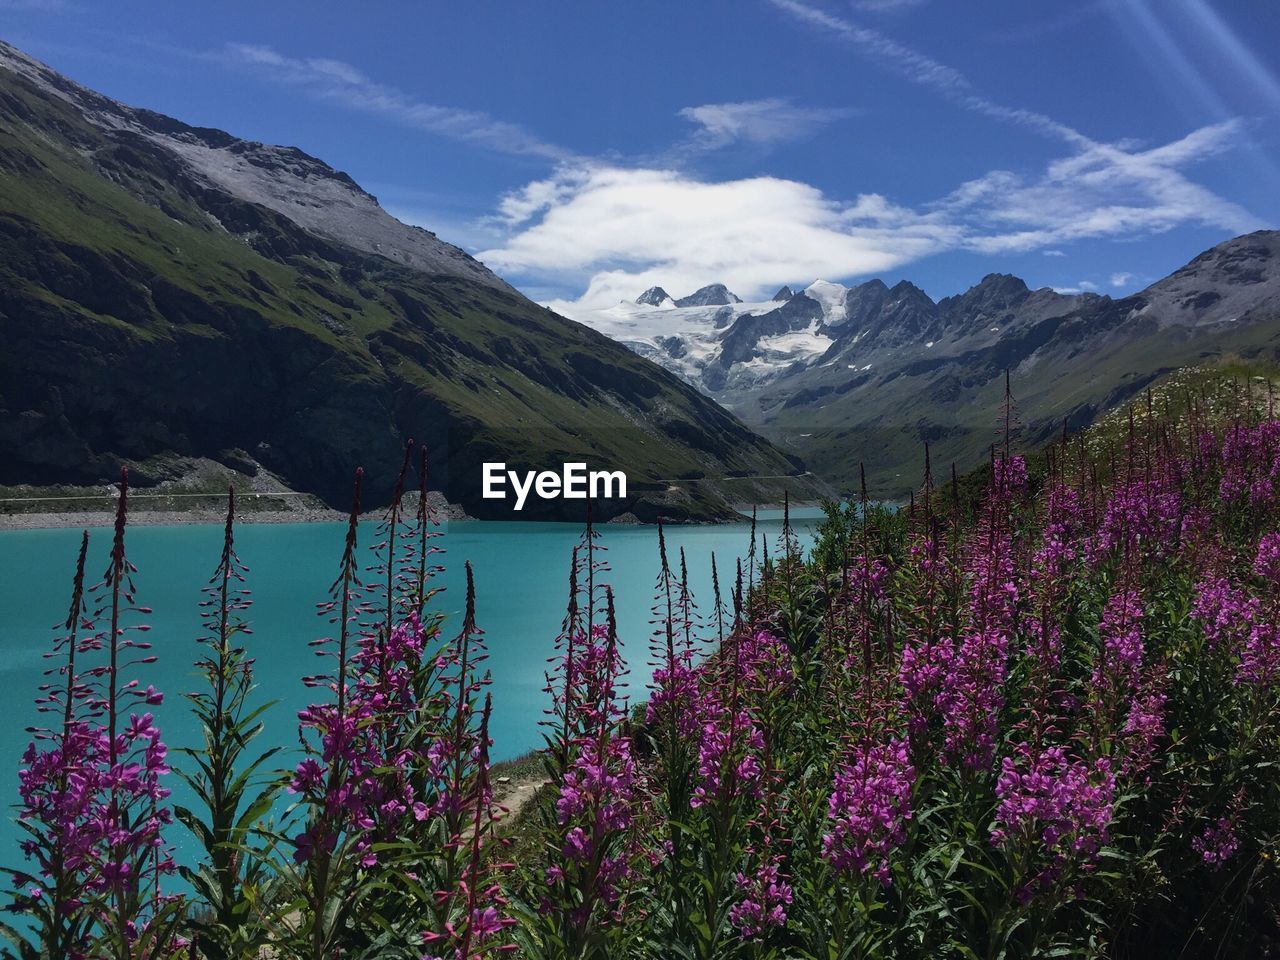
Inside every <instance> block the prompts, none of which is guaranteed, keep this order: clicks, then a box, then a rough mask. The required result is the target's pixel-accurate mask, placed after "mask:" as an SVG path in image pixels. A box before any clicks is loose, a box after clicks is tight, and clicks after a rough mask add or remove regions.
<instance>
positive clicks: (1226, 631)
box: [1191, 577, 1260, 650]
mask: <svg viewBox="0 0 1280 960" xmlns="http://www.w3.org/2000/svg"><path fill="white" fill-rule="evenodd" d="M1195 590H1196V597H1195V601H1194V603H1193V605H1192V607H1191V618H1192V619H1193V620H1195V621H1197V622H1198V623H1199V624H1200V629H1201V630H1203V631H1204V637H1205V640H1207V641H1208V642H1209V646H1210V647H1212V648H1214V649H1226V650H1236V649H1238V648H1239V647H1240V646H1241V645H1242V644H1243V642H1244V639H1245V637H1246V636H1248V632H1249V627H1250V625H1251V624H1252V623H1254V622H1255V621H1256V620H1257V619H1258V617H1259V613H1260V609H1259V603H1258V600H1257V599H1256V598H1254V597H1250V596H1249V595H1248V594H1247V593H1245V591H1243V590H1241V589H1240V588H1239V587H1236V586H1234V585H1232V583H1231V582H1230V581H1229V580H1227V579H1226V578H1225V577H1207V578H1205V579H1203V580H1201V581H1200V582H1199V583H1197V584H1196V588H1195Z"/></svg>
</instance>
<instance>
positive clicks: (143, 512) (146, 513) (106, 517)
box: [0, 491, 813, 533]
mask: <svg viewBox="0 0 1280 960" xmlns="http://www.w3.org/2000/svg"><path fill="white" fill-rule="evenodd" d="M432 493H433V496H432V500H433V503H432V509H433V510H434V511H435V512H436V516H437V517H438V518H439V519H440V520H443V521H454V520H475V519H476V518H475V517H472V516H470V515H469V514H468V513H467V512H466V510H465V509H464V508H463V507H461V506H460V505H458V504H456V503H449V502H448V501H446V500H445V499H444V498H443V497H439V498H438V499H437V497H436V495H435V494H434V491H433V492H432ZM253 497H254V495H253V494H243V495H241V497H240V498H239V499H238V504H239V506H238V509H237V510H236V525H237V526H239V525H241V524H245V525H258V524H284V523H345V522H346V520H347V516H348V515H347V514H346V513H344V512H342V511H341V510H333V509H331V508H327V507H316V506H307V507H296V508H294V509H292V510H257V509H254V508H253V507H252V505H251V504H252V502H253ZM130 506H131V509H130V511H129V526H131V527H164V526H200V525H204V524H219V525H220V524H222V523H224V522H225V521H226V518H227V513H226V508H225V507H222V506H219V507H217V508H214V507H189V508H186V509H182V510H149V509H147V508H146V507H145V506H140V505H139V504H138V503H137V501H136V500H134V499H132V498H131V501H130ZM782 506H783V505H782V504H781V503H777V504H763V503H762V504H759V505H758V507H757V509H758V510H759V511H761V512H762V513H770V512H774V511H781V510H782ZM812 508H813V505H812V504H792V509H794V510H796V511H797V513H800V512H803V511H807V510H810V509H812ZM738 509H739V510H740V511H741V514H742V520H750V519H751V507H745V508H743V507H739V508H738ZM382 515H383V514H382V511H380V510H379V511H375V512H373V513H368V514H365V515H363V516H362V517H361V519H362V520H380V519H382ZM742 520H728V519H725V520H707V521H700V522H693V523H690V522H687V521H686V522H679V523H677V522H674V521H670V522H669V523H670V524H671V525H674V526H711V527H713V526H722V525H725V524H732V523H740V522H742ZM114 522H115V511H114V509H100V510H50V511H35V510H33V511H30V512H23V513H16V512H15V513H0V533H3V532H4V531H6V530H66V529H81V528H89V529H94V528H103V527H110V526H111V525H112V524H113V523H114ZM528 522H529V523H543V522H546V521H542V520H530V521H528ZM552 522H558V521H552ZM608 523H609V524H610V525H619V526H633V525H634V526H651V524H647V523H645V522H644V521H642V520H639V519H637V518H636V517H635V516H634V515H632V514H622V515H620V516H618V517H615V518H614V519H612V520H610V521H608Z"/></svg>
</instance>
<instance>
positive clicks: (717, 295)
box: [676, 283, 742, 307]
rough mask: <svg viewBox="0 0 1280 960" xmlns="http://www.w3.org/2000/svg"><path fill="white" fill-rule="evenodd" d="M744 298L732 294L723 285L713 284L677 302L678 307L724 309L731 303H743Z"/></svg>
mask: <svg viewBox="0 0 1280 960" xmlns="http://www.w3.org/2000/svg"><path fill="white" fill-rule="evenodd" d="M741 302H742V298H741V297H739V296H738V295H737V294H734V293H731V292H730V291H729V288H728V287H726V286H725V285H724V284H723V283H712V284H708V285H707V286H705V287H702V288H700V289H698V290H695V291H694V292H693V293H691V294H689V296H687V297H681V298H680V299H679V300H677V301H676V306H677V307H723V306H728V305H729V304H731V303H741Z"/></svg>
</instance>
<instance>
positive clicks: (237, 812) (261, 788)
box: [175, 487, 281, 960]
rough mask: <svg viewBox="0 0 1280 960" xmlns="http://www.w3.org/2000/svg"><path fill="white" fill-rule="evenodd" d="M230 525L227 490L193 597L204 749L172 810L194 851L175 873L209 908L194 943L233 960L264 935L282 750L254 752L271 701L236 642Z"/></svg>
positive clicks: (240, 604)
mask: <svg viewBox="0 0 1280 960" xmlns="http://www.w3.org/2000/svg"><path fill="white" fill-rule="evenodd" d="M235 521H236V497H235V488H234V487H232V488H231V489H230V491H229V492H228V494H227V517H226V525H225V528H224V532H223V541H222V554H221V556H220V557H219V559H218V565H217V567H216V569H215V570H214V572H213V576H212V577H210V579H209V584H208V586H206V587H205V589H204V595H205V599H204V600H202V601H201V603H200V606H201V610H202V619H203V621H204V628H205V635H204V636H203V637H201V638H200V643H201V645H202V646H203V648H204V652H203V654H202V655H201V656H200V658H199V659H198V660H197V661H196V669H197V671H198V672H199V674H200V675H201V677H202V678H203V679H204V681H205V683H206V687H205V688H204V689H202V690H199V691H196V692H194V693H189V694H187V699H188V701H190V703H191V709H192V712H193V713H194V714H195V717H196V720H197V722H198V724H199V729H200V731H201V734H202V737H203V741H204V746H203V747H202V748H187V749H184V750H182V751H181V755H182V756H183V757H185V758H187V759H189V760H190V761H191V762H192V767H193V769H192V770H191V771H190V772H187V771H184V770H182V769H179V771H178V773H179V776H181V777H182V779H183V780H185V781H186V783H187V785H188V786H189V787H190V789H191V792H192V794H193V795H194V796H195V798H196V800H197V801H198V804H199V805H198V806H197V807H195V808H194V809H192V808H187V807H182V806H179V807H176V808H175V813H176V816H177V818H178V820H179V821H181V822H182V824H183V825H184V826H186V827H187V829H188V830H190V831H191V833H192V835H193V836H194V837H195V838H196V840H197V842H198V843H199V845H200V848H201V854H200V861H199V864H198V866H196V867H195V868H190V867H188V868H184V869H183V871H182V873H183V875H184V877H185V878H186V879H187V881H188V882H189V883H190V884H191V886H192V888H193V889H194V890H195V891H196V893H197V894H198V895H199V896H200V897H201V899H202V901H203V902H204V903H205V904H207V906H208V910H207V912H202V913H200V914H197V915H196V916H195V917H194V918H193V922H194V937H193V939H194V941H195V949H196V950H198V951H199V953H200V954H202V955H203V956H204V957H206V958H208V960H222V958H227V960H230V958H232V957H238V956H241V955H243V954H244V953H245V952H248V951H251V950H253V949H256V948H258V947H260V946H261V945H262V943H263V942H264V941H265V938H266V931H265V929H264V926H263V924H262V923H261V918H260V908H259V906H258V905H257V903H256V901H257V899H258V897H259V896H260V895H261V894H262V892H263V891H264V888H265V887H267V886H269V883H270V877H269V874H268V871H267V861H266V856H265V846H264V843H263V841H264V831H265V829H266V828H267V817H268V815H269V813H270V811H271V808H272V805H273V803H274V801H275V799H276V796H277V795H278V793H279V790H280V787H281V783H280V781H279V780H278V778H274V777H270V776H268V774H267V767H266V765H267V763H268V762H269V761H270V760H271V758H272V757H273V756H275V755H276V753H278V752H279V749H280V748H279V747H269V748H266V749H263V750H261V751H259V752H257V753H256V755H255V753H254V751H253V744H254V741H255V740H257V739H258V738H259V737H260V736H261V735H262V733H263V730H264V729H265V724H264V722H263V720H262V715H263V713H264V712H265V711H266V710H267V708H268V707H269V706H270V704H269V703H263V704H259V705H254V704H252V703H251V696H252V693H253V690H254V682H253V668H254V660H253V658H252V657H251V656H249V653H248V651H247V650H246V648H245V647H244V646H243V638H244V637H246V636H248V635H249V633H250V632H251V631H250V629H249V626H248V623H247V621H246V619H245V611H247V610H248V609H249V607H250V605H251V603H252V597H251V594H250V591H249V589H248V587H247V585H246V584H247V580H246V575H247V573H248V568H247V567H246V566H245V565H244V563H243V562H242V561H241V560H240V557H239V555H238V554H237V553H236V547H235Z"/></svg>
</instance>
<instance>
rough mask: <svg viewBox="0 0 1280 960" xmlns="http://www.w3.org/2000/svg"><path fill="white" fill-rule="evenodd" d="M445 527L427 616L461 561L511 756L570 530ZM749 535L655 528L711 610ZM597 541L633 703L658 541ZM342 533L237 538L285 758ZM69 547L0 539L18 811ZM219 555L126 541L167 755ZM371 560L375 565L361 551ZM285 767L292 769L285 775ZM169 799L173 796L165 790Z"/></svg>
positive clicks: (9, 852) (0, 762)
mask: <svg viewBox="0 0 1280 960" xmlns="http://www.w3.org/2000/svg"><path fill="white" fill-rule="evenodd" d="M762 516H764V517H765V518H764V519H762V520H761V522H760V525H759V530H760V532H761V534H762V535H764V536H766V537H767V538H768V540H769V546H770V552H772V551H773V548H774V545H775V543H776V542H777V538H778V536H779V535H780V533H781V527H782V524H781V517H780V515H778V514H776V513H775V512H770V513H769V514H768V515H767V516H766V515H763V514H762ZM816 520H817V514H816V511H805V512H804V513H801V514H798V516H797V518H796V520H795V528H796V532H797V534H798V536H799V538H800V542H801V544H802V545H804V546H806V547H807V546H808V545H809V543H810V542H811V540H812V536H813V528H814V526H815V525H816ZM441 529H442V530H444V531H445V536H444V537H443V538H441V539H440V540H437V541H436V542H437V543H438V544H440V545H441V546H443V547H444V548H445V551H446V552H445V553H444V554H443V555H442V557H441V562H442V563H444V564H445V567H446V569H445V572H444V574H442V575H441V577H440V578H439V580H437V581H436V582H437V583H443V584H444V585H445V587H446V589H445V591H444V592H443V593H442V594H440V595H439V596H438V597H437V598H436V605H437V608H438V609H440V610H443V611H445V612H447V613H449V614H450V619H449V622H448V623H447V624H446V627H445V629H446V631H448V630H450V629H451V628H452V629H455V630H456V628H457V623H458V619H459V617H458V615H457V612H458V611H459V610H460V609H461V606H462V603H463V591H464V589H465V587H464V584H465V579H464V573H463V562H464V561H466V560H470V561H471V563H472V565H473V567H474V569H475V580H476V618H477V621H478V622H479V625H480V627H481V629H483V630H484V632H485V641H486V643H487V644H488V647H489V652H490V657H489V661H488V663H487V666H488V667H489V669H490V670H491V671H492V673H493V685H492V688H491V689H492V691H493V695H494V697H493V699H494V708H493V722H492V728H491V734H492V737H493V741H494V747H493V756H494V759H495V760H501V759H508V758H511V757H515V756H518V755H520V754H522V753H524V752H526V751H528V750H531V749H534V748H535V747H538V746H539V745H540V744H541V738H540V733H539V727H538V721H539V720H541V719H542V716H543V708H544V706H545V701H546V695H545V694H544V693H543V689H542V688H543V685H544V683H545V680H544V671H545V670H546V668H547V658H548V657H549V656H551V655H552V652H553V645H554V643H555V637H556V634H557V632H558V631H559V628H560V623H561V619H562V618H563V616H564V605H565V599H566V595H567V589H568V565H569V561H570V556H571V551H572V548H573V545H574V543H576V542H577V540H578V538H579V537H580V535H581V533H582V528H581V527H580V526H579V525H576V524H558V523H547V524H543V523H500V522H481V521H453V522H450V523H448V524H445V525H444V526H443V527H442V528H441ZM749 530H750V525H749V524H747V523H743V524H728V525H716V526H683V527H669V528H667V531H666V533H667V545H668V550H669V552H670V555H671V557H672V563H673V564H675V563H676V562H678V556H679V550H680V548H681V547H683V548H684V550H685V553H686V557H687V559H688V563H689V576H690V585H691V587H692V590H693V593H694V596H695V599H696V600H697V602H698V603H699V606H700V607H702V608H704V609H706V610H710V608H711V595H712V591H711V555H712V553H714V554H715V556H716V561H717V565H718V566H719V569H720V571H721V586H722V588H723V590H724V592H725V597H726V600H727V599H728V595H729V592H730V590H731V584H732V579H733V570H734V564H735V561H736V559H737V558H738V557H739V556H745V554H746V551H747V548H748V546H749ZM601 531H602V533H603V537H602V539H601V541H600V543H601V544H602V545H603V546H604V547H606V548H607V553H606V554H605V558H606V559H607V561H608V563H609V565H610V567H611V568H612V569H611V571H610V573H608V574H607V575H606V577H605V579H606V582H608V583H610V584H612V586H613V588H614V593H615V597H616V606H617V613H618V629H619V637H620V639H621V641H622V645H623V650H624V654H625V656H626V658H627V662H628V665H629V666H630V669H631V672H630V676H629V690H630V694H631V696H632V697H633V698H634V699H643V697H644V684H645V683H646V681H647V680H648V677H649V671H648V668H647V666H646V661H647V659H648V648H649V637H650V635H651V632H652V630H653V627H652V625H651V624H650V622H649V621H650V619H651V614H650V606H651V603H652V595H653V588H654V581H655V579H656V577H657V573H658V550H657V532H656V529H655V528H653V527H649V526H624V525H616V526H605V527H602V528H601ZM344 532H345V531H344V525H342V524H328V523H311V524H261V525H252V524H246V525H243V526H241V527H239V528H238V529H237V533H236V547H237V552H238V553H239V554H240V557H241V559H242V560H243V561H244V562H245V563H246V564H247V565H248V566H249V570H250V573H249V582H248V586H249V587H250V589H251V590H252V591H253V601H254V602H253V606H252V608H251V609H250V610H249V613H248V617H249V621H250V626H251V627H252V630H253V634H252V636H250V637H248V638H247V640H246V645H247V646H248V647H249V649H250V651H251V652H252V655H253V656H254V657H255V658H256V660H257V667H256V680H257V683H258V685H259V695H260V696H261V697H262V699H264V700H276V701H278V703H277V705H276V706H275V707H273V708H272V709H271V711H270V712H269V713H268V715H267V718H266V720H267V732H266V734H265V735H264V736H265V738H266V739H267V740H268V741H269V743H271V744H280V745H283V746H285V747H286V748H288V749H289V750H295V749H296V745H297V722H296V714H297V711H298V710H299V709H300V708H301V707H303V706H305V705H306V704H307V703H308V702H310V700H311V699H312V698H314V696H315V693H316V692H315V691H309V690H307V688H305V687H304V686H303V685H302V683H301V679H300V678H301V677H302V676H303V675H304V674H309V673H315V672H318V671H319V669H320V662H319V661H318V660H317V659H316V658H315V657H314V655H313V654H312V652H311V650H310V648H309V647H308V646H307V644H308V642H309V641H311V640H314V639H316V638H317V637H322V636H326V635H328V633H329V629H328V626H329V625H328V623H327V622H326V621H324V620H322V619H321V618H320V617H318V616H316V612H315V604H316V603H317V602H318V601H321V600H324V599H325V598H326V591H327V589H328V587H329V585H330V584H331V583H332V582H333V579H334V576H335V575H336V573H337V567H338V560H339V557H340V554H341V550H342V542H343V535H344ZM79 538H80V531H79V530H16V531H0V651H3V652H2V655H0V685H2V686H3V689H4V691H5V699H6V701H7V702H8V703H9V707H8V708H7V709H8V710H9V719H8V721H7V722H6V723H5V724H4V725H3V726H0V771H2V772H0V804H5V805H11V804H13V803H16V801H17V798H18V794H17V786H18V776H17V771H18V769H19V768H20V766H21V757H22V753H23V751H24V750H25V748H26V745H27V743H28V742H29V741H30V739H31V737H30V734H29V733H27V728H28V727H30V726H32V725H35V724H37V723H39V722H40V717H39V715H38V714H37V713H36V710H35V707H34V706H33V704H32V698H33V697H34V695H35V693H36V688H37V686H38V685H39V684H40V683H41V682H43V680H44V677H43V671H44V670H45V669H46V668H47V667H48V666H49V662H48V661H46V660H45V659H44V657H43V654H44V653H45V652H46V651H47V650H48V649H49V645H50V642H51V641H52V639H53V637H54V636H55V631H54V630H52V629H50V628H51V625H52V624H54V623H58V622H59V621H61V620H63V619H64V618H65V617H66V611H67V606H68V603H69V601H70V589H71V577H72V573H73V572H74V570H73V568H74V563H75V556H76V550H77V549H78V546H79ZM110 538H111V531H110V530H109V529H108V528H106V527H103V528H100V529H93V530H91V532H90V546H89V565H88V571H87V573H86V582H87V583H92V582H96V581H97V580H98V579H100V576H101V573H102V571H103V569H105V567H106V563H107V556H108V551H109V547H110ZM360 538H361V543H362V544H365V545H369V544H372V543H374V542H375V540H376V530H375V525H374V524H372V523H366V524H362V525H361V530H360ZM221 547H222V528H221V526H217V525H184V526H137V527H131V528H130V529H129V532H128V540H127V550H128V555H129V558H130V560H132V561H133V563H134V564H135V565H136V566H137V567H138V573H137V575H136V577H135V581H136V583H137V587H138V595H137V596H138V603H139V604H140V605H142V606H147V607H151V608H152V609H153V611H154V612H153V613H152V614H151V615H150V616H148V617H146V618H145V621H146V622H148V623H150V624H151V626H152V630H151V632H150V634H149V635H148V639H149V640H150V641H152V642H153V643H154V645H155V649H154V652H155V653H156V654H157V655H158V656H159V661H158V662H157V663H155V664H152V665H148V666H143V667H140V668H138V677H139V679H140V681H141V683H142V685H144V686H145V685H146V684H154V685H155V686H156V687H157V688H158V689H160V690H162V691H164V693H165V695H166V700H165V703H164V705H163V706H162V707H160V708H158V709H157V710H156V711H155V712H156V714H157V716H158V718H159V721H160V726H161V729H162V731H163V733H164V738H165V741H166V742H167V743H168V744H169V746H170V749H171V751H172V749H173V748H175V747H181V746H192V745H194V737H195V728H194V725H193V723H192V721H191V720H190V717H189V714H188V713H187V709H186V706H187V705H186V701H185V699H184V698H183V697H182V696H181V694H182V693H184V692H187V691H190V690H192V689H194V688H195V687H196V686H197V684H198V679H197V678H196V676H195V674H194V671H193V669H192V667H191V663H192V661H193V660H194V658H195V657H196V655H197V653H198V649H197V644H196V642H195V638H196V637H198V636H200V635H201V632H202V631H201V628H200V626H201V625H200V619H199V610H198V608H197V606H196V605H197V603H198V602H199V600H200V599H201V594H200V590H201V588H202V587H203V586H204V585H205V584H206V583H207V581H208V579H209V576H210V575H211V574H212V572H213V569H214V567H215V566H216V564H217V560H218V556H219V553H220V551H221ZM368 559H369V562H372V553H369V555H368ZM171 756H172V754H171ZM173 759H174V760H176V761H180V759H181V758H179V757H176V756H174V757H173ZM295 760H296V757H293V756H290V757H288V759H287V765H288V766H292V765H293V763H294V762H295ZM174 779H176V778H174ZM171 786H172V787H173V788H174V789H175V795H176V794H178V788H177V786H176V784H171ZM10 809H12V808H11V807H10ZM18 836H19V830H18V828H17V826H16V825H15V824H14V823H13V820H12V814H10V815H8V816H4V817H2V818H0V868H2V867H4V866H10V865H15V864H16V863H17V862H18V861H19V858H20V854H19V852H18V850H17V839H18ZM172 840H173V841H174V842H175V844H176V845H177V847H178V852H179V859H180V860H181V859H182V851H183V848H184V847H185V846H186V840H187V837H186V836H185V830H183V829H182V828H181V827H175V828H174V830H173V833H172Z"/></svg>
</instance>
